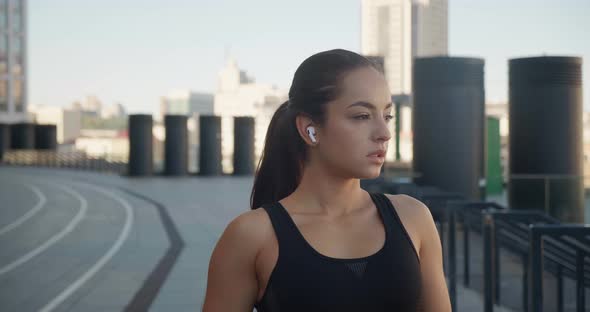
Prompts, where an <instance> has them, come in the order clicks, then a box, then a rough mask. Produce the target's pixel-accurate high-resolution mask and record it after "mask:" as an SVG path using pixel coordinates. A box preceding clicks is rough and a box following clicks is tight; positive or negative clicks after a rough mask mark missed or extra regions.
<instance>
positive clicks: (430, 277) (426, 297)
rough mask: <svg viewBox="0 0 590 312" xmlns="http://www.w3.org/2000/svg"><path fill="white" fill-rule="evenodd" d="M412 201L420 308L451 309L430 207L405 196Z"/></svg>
mask: <svg viewBox="0 0 590 312" xmlns="http://www.w3.org/2000/svg"><path fill="white" fill-rule="evenodd" d="M407 197H408V198H409V201H410V202H411V203H412V205H411V206H412V210H413V211H414V213H415V214H416V215H415V216H416V218H414V220H415V222H416V223H417V224H416V229H417V230H418V233H419V236H420V250H419V255H420V269H421V271H422V297H421V298H422V302H421V305H422V310H421V311H424V312H430V311H437V312H438V311H442V312H447V311H448V312H450V311H451V301H450V298H449V291H448V289H447V284H446V280H445V275H444V272H443V258H442V246H441V241H440V237H439V235H438V230H437V229H436V225H435V224H434V219H433V218H432V214H431V213H430V209H428V207H426V205H425V204H424V203H422V202H421V201H419V200H417V199H415V198H413V197H411V196H407Z"/></svg>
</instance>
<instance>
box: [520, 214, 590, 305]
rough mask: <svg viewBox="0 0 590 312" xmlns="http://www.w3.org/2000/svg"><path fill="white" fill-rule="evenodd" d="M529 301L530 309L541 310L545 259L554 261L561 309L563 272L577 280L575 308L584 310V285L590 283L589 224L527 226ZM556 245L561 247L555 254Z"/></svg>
mask: <svg viewBox="0 0 590 312" xmlns="http://www.w3.org/2000/svg"><path fill="white" fill-rule="evenodd" d="M528 243H529V253H530V257H529V260H530V273H529V275H530V279H529V290H530V296H529V298H530V304H529V306H530V307H531V308H532V311H533V312H542V311H543V271H544V269H545V266H546V265H545V262H547V264H549V261H551V262H555V263H557V264H558V265H559V266H558V269H559V271H558V272H557V274H558V275H557V305H558V311H563V304H564V301H563V275H562V274H564V275H569V276H570V277H573V278H574V279H575V281H576V311H578V312H582V311H587V310H585V304H586V302H585V299H586V296H585V288H586V287H589V286H590V261H588V256H590V225H588V224H586V225H579V224H550V225H547V224H546V225H536V224H534V225H530V227H529V241H528ZM556 246H560V247H562V248H560V249H559V250H557V251H558V252H557V253H556V250H554V248H556Z"/></svg>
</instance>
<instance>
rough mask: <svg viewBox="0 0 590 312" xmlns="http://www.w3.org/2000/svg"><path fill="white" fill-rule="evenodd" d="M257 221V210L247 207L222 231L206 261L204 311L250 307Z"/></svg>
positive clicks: (255, 287)
mask: <svg viewBox="0 0 590 312" xmlns="http://www.w3.org/2000/svg"><path fill="white" fill-rule="evenodd" d="M263 213H264V212H263ZM257 222H258V223H257ZM259 222H260V211H256V210H253V211H248V212H245V213H243V214H241V215H239V216H238V217H236V218H235V219H234V220H233V221H231V222H230V223H229V224H228V225H227V227H226V228H225V230H224V232H223V234H221V237H220V238H219V240H218V242H217V244H216V246H215V248H214V249H213V253H212V255H211V259H210V261H209V271H208V275H207V290H206V293H205V300H204V303H203V308H202V311H203V312H218V311H223V312H246V311H248V312H251V311H252V310H253V307H254V303H255V301H256V297H257V293H258V281H257V278H256V269H255V260H256V255H257V253H258V249H259V246H260V240H259V239H260V230H257V229H259V228H260V223H259Z"/></svg>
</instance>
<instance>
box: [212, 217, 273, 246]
mask: <svg viewBox="0 0 590 312" xmlns="http://www.w3.org/2000/svg"><path fill="white" fill-rule="evenodd" d="M271 231H272V224H271V222H270V218H269V217H268V215H267V213H266V211H264V209H263V208H262V207H260V208H257V209H251V210H247V211H244V212H242V213H240V214H239V215H237V216H236V217H234V218H233V219H232V220H231V221H230V222H229V223H228V224H227V226H226V228H225V230H224V231H223V233H222V237H225V238H226V239H227V240H229V241H231V242H232V243H231V244H228V245H234V246H235V245H239V246H240V249H242V250H243V251H246V252H247V253H250V254H258V251H259V250H260V249H261V247H262V246H263V245H264V244H265V243H266V241H267V240H268V238H269V235H272V233H271Z"/></svg>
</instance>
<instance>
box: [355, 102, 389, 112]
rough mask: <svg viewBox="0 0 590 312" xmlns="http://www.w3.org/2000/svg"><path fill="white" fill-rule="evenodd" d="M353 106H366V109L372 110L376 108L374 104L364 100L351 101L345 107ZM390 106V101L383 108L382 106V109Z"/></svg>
mask: <svg viewBox="0 0 590 312" xmlns="http://www.w3.org/2000/svg"><path fill="white" fill-rule="evenodd" d="M354 106H362V107H366V108H368V109H373V110H374V109H377V108H376V107H375V105H373V104H371V103H369V102H365V101H358V102H355V103H352V104H350V105H349V106H348V107H347V108H351V107H354ZM391 106H392V103H391V102H389V103H388V104H387V105H385V108H384V109H388V108H390V107H391Z"/></svg>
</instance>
